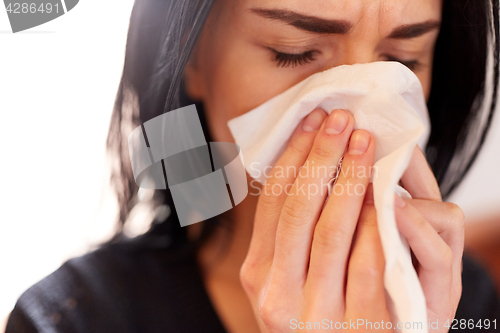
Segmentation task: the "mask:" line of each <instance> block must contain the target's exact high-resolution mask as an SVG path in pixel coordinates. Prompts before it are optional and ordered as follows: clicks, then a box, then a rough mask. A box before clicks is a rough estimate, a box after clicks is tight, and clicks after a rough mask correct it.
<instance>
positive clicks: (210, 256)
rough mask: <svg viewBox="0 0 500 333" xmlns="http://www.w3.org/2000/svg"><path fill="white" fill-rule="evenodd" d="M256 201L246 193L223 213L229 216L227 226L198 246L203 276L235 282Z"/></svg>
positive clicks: (249, 235) (251, 227)
mask: <svg viewBox="0 0 500 333" xmlns="http://www.w3.org/2000/svg"><path fill="white" fill-rule="evenodd" d="M257 200H258V197H257V196H255V195H251V194H250V193H249V195H248V196H247V197H246V198H245V200H243V201H242V202H241V203H240V204H239V205H237V206H236V207H234V208H233V209H231V210H230V211H229V212H228V214H227V215H225V217H226V218H228V219H230V228H229V229H226V228H218V229H217V230H216V231H215V233H214V235H213V236H212V237H211V238H210V239H209V240H208V241H207V243H206V244H205V245H204V246H203V247H202V248H201V249H200V251H199V253H198V261H199V263H200V267H201V269H202V272H203V275H204V276H205V277H207V276H211V277H217V278H222V279H224V280H226V281H235V282H236V281H237V282H238V283H239V271H240V268H241V265H242V264H243V261H244V260H245V257H246V255H247V252H248V247H249V246H250V239H251V238H252V229H253V220H254V214H255V209H256V205H257ZM193 226H194V225H193Z"/></svg>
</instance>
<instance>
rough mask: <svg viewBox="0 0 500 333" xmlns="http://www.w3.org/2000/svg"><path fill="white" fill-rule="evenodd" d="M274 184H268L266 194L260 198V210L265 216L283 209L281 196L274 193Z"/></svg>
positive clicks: (265, 189)
mask: <svg viewBox="0 0 500 333" xmlns="http://www.w3.org/2000/svg"><path fill="white" fill-rule="evenodd" d="M273 186H274V184H273V183H266V184H265V188H264V192H263V194H264V195H262V196H261V197H260V202H259V204H260V208H261V210H262V212H263V213H264V214H265V215H273V214H274V213H276V212H277V211H279V210H280V209H281V207H280V206H281V201H282V199H281V194H280V193H275V192H273Z"/></svg>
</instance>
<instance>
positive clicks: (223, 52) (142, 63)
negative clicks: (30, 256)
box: [7, 0, 498, 332]
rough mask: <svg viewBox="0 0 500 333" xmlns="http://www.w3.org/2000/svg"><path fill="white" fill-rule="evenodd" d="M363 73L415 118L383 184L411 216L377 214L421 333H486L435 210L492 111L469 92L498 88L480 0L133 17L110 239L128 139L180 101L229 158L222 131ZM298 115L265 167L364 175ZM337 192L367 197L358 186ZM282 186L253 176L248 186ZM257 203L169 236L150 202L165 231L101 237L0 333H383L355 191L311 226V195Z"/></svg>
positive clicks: (224, 4)
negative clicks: (403, 273)
mask: <svg viewBox="0 0 500 333" xmlns="http://www.w3.org/2000/svg"><path fill="white" fill-rule="evenodd" d="M489 36H490V37H491V43H492V44H491V45H490V47H491V48H490V49H491V50H494V51H493V53H492V58H491V59H493V65H494V68H493V73H494V74H493V76H492V77H490V76H488V75H487V74H488V73H487V71H486V67H487V66H486V65H487V59H488V58H487V55H488V50H489V48H488V46H489V45H488V42H489V41H490V40H489V39H488V37H489ZM378 60H390V61H399V62H401V63H403V64H404V65H406V66H408V67H409V68H410V69H411V70H413V71H414V72H415V74H416V75H417V77H418V78H419V79H420V82H421V83H422V87H423V88H424V93H425V96H426V98H427V101H428V108H429V112H430V117H431V123H432V133H431V136H430V139H429V143H428V146H427V148H426V156H427V159H428V163H429V164H428V163H427V162H426V157H425V156H424V154H423V153H422V152H421V151H420V150H419V149H415V153H414V155H413V157H412V161H411V163H410V166H409V168H408V170H407V171H406V173H405V175H404V176H403V179H402V180H401V182H402V185H403V186H404V187H405V188H406V189H407V190H408V191H409V192H410V193H411V194H412V197H413V199H411V200H404V201H403V200H397V199H398V198H395V200H396V208H395V209H396V217H397V222H398V227H399V229H400V231H401V232H402V233H403V234H404V235H405V236H406V237H407V238H408V240H409V243H410V246H411V248H412V251H413V253H414V256H415V258H414V259H415V266H416V267H417V270H418V274H419V279H420V282H421V284H422V288H423V290H424V293H425V296H426V300H427V308H428V317H429V320H430V321H431V322H432V323H434V322H438V323H439V324H438V325H439V326H438V328H435V327H432V328H433V329H436V330H437V331H438V332H445V331H448V329H449V328H450V326H451V327H452V328H457V329H463V328H464V326H463V325H460V323H461V322H460V321H458V323H459V324H455V326H453V325H454V324H453V323H454V322H453V318H454V317H456V318H457V319H462V320H464V319H466V320H472V321H473V323H474V325H473V329H479V328H478V326H477V324H478V322H479V320H480V319H481V320H482V322H481V323H483V322H484V320H485V319H488V320H489V321H488V322H489V323H490V322H491V321H492V320H494V319H495V317H498V299H497V298H496V296H495V294H494V288H493V286H492V285H491V282H490V281H489V279H488V278H487V277H486V276H485V275H484V273H483V272H482V271H481V269H480V268H478V267H477V266H476V265H475V264H474V263H472V262H471V261H469V260H468V259H466V258H465V259H464V261H463V272H462V251H463V223H464V217H463V213H462V212H461V210H460V208H458V207H457V206H456V205H453V204H450V203H446V202H443V198H446V197H447V196H448V195H449V194H450V193H451V192H452V191H453V189H454V188H455V187H456V186H457V185H458V184H459V182H460V180H461V179H462V178H463V176H464V175H465V173H466V172H467V170H468V169H469V168H470V166H471V164H472V162H473V161H474V159H475V157H476V155H477V153H478V151H479V148H480V147H481V145H482V142H483V140H484V137H485V135H486V132H487V129H488V126H489V123H490V120H491V117H492V114H493V110H494V107H495V101H496V93H492V94H491V95H489V94H488V93H487V91H488V90H487V89H486V88H487V87H488V86H489V85H492V86H493V88H494V89H493V90H492V91H495V92H496V87H497V84H498V3H497V2H496V1H493V0H492V1H467V0H463V1H462V0H442V1H436V0H418V1H415V0H374V1H364V0H354V1H353V0H349V1H347V0H345V1H344V0H342V1H331V0H325V1H317V0H315V1H312V0H311V1H309V0H308V1H287V2H283V1H269V0H267V1H259V0H234V1H229V0H217V1H214V3H212V2H211V1H196V0H193V1H187V0H186V1H180V0H178V1H167V0H162V1H160V0H140V1H139V0H138V1H136V4H135V6H134V9H133V12H132V18H131V25H130V28H129V35H128V42H127V50H126V58H125V68H124V73H123V77H122V80H121V84H120V88H119V91H118V96H117V100H116V105H115V111H114V114H113V120H112V125H111V129H110V134H109V141H108V143H109V146H110V148H111V149H112V152H114V153H115V154H116V157H117V159H116V162H117V164H116V169H115V174H114V178H113V180H114V183H115V185H116V188H117V193H118V197H119V200H120V203H121V211H120V222H121V223H122V225H123V224H125V223H126V221H127V217H128V215H129V213H130V212H131V210H132V209H133V208H134V206H137V205H138V204H140V203H141V202H140V198H139V196H138V189H137V186H136V185H135V183H134V179H133V176H132V172H131V169H130V162H129V157H128V155H127V149H128V148H127V145H126V139H127V135H128V133H129V132H130V129H133V128H134V127H135V126H138V125H140V124H141V123H144V122H145V121H147V120H149V119H152V118H154V117H156V116H158V115H160V114H161V113H162V112H163V111H170V110H174V109H177V108H179V107H181V106H184V105H189V104H192V103H193V102H196V105H197V108H198V112H199V114H200V117H201V118H202V124H203V126H204V131H205V133H206V135H207V141H227V142H230V141H233V139H232V137H231V135H230V132H229V129H228V128H227V121H228V120H229V119H231V118H233V117H236V116H238V115H241V114H243V113H245V112H248V111H249V110H251V109H253V108H254V107H256V106H258V105H260V104H262V103H264V102H265V101H267V100H269V99H270V98H272V97H273V96H276V95H277V94H279V93H280V92H282V91H284V90H286V89H288V88H289V87H291V86H293V85H294V84H295V83H297V82H299V81H301V80H303V79H305V78H306V77H308V76H310V75H312V74H314V73H316V72H319V71H323V70H326V69H328V68H331V67H334V66H338V65H343V64H354V63H365V62H372V61H378ZM480 102H481V103H480ZM311 111H312V112H311V114H310V115H309V116H308V117H306V118H305V119H304V120H303V122H302V123H301V124H300V125H299V126H298V127H297V129H296V131H295V133H294V135H293V136H292V139H291V142H290V145H289V147H288V149H287V150H286V152H285V153H284V154H283V156H282V157H281V158H280V160H279V161H278V163H277V165H278V166H296V167H300V166H301V165H304V164H305V163H306V162H307V161H314V162H317V163H322V164H324V165H336V163H337V161H338V160H339V158H340V156H341V155H342V153H343V152H344V150H345V148H346V147H347V146H348V151H347V153H346V155H345V157H344V159H345V160H346V159H347V160H349V162H352V163H354V164H355V165H358V166H363V167H369V166H370V165H372V164H373V155H374V143H375V142H374V138H373V136H371V134H370V133H368V132H366V131H361V130H358V131H354V132H353V125H354V124H353V119H352V117H351V116H350V115H349V113H346V112H345V111H342V110H335V111H334V112H332V114H331V115H329V116H327V115H326V113H325V112H324V111H323V110H320V109H317V110H311ZM480 117H483V118H482V119H486V122H483V123H480V122H478V121H477V119H480ZM297 177H298V178H299V179H301V178H300V177H305V176H303V175H302V176H301V175H298V176H297ZM342 181H343V179H342V176H341V177H340V178H339V180H338V182H340V183H342ZM353 181H355V182H358V183H360V184H362V185H363V186H368V179H367V178H366V177H365V178H363V177H361V178H355V179H353ZM296 182H297V179H296V178H295V177H288V178H286V177H285V178H283V177H281V178H279V177H274V178H273V177H271V178H270V181H268V182H267V183H266V185H265V186H272V185H273V184H279V185H280V186H283V187H286V186H287V185H291V186H294V184H296ZM264 189H265V188H264ZM266 193H267V194H266ZM269 193H270V192H269V191H262V194H261V195H260V196H258V197H257V196H252V195H249V196H248V197H247V198H246V199H245V200H244V202H242V203H241V204H240V205H238V206H237V207H235V208H234V209H233V210H231V211H229V212H227V213H225V214H222V215H220V216H217V217H215V218H212V219H210V220H207V221H204V222H201V223H197V224H194V225H191V226H188V227H184V228H182V227H180V226H179V222H178V220H177V216H176V214H175V211H174V208H173V204H172V198H171V196H170V193H169V191H168V190H167V191H159V190H158V191H155V193H154V196H153V198H152V200H151V202H152V203H153V205H154V206H156V207H163V209H165V207H167V206H168V207H170V208H171V209H172V214H171V215H170V216H169V217H168V218H167V219H166V220H164V218H162V217H160V216H159V215H161V214H159V215H157V218H156V220H155V221H154V223H153V224H152V227H151V229H150V230H149V231H148V232H147V233H146V234H145V235H143V236H140V237H136V238H133V239H127V238H126V237H124V236H123V235H122V233H120V232H119V233H118V234H117V236H116V237H115V238H114V239H113V240H112V241H110V242H109V243H107V244H105V245H103V246H102V247H101V248H100V249H98V250H96V251H94V252H92V253H90V254H88V255H86V256H83V257H80V258H75V259H72V260H69V261H68V262H66V263H65V264H64V265H63V266H62V267H61V268H60V269H59V270H57V271H56V272H54V273H53V274H51V275H50V276H49V277H47V278H46V279H44V280H42V281H41V282H39V283H38V284H36V285H35V286H33V287H32V288H30V289H29V290H28V291H27V292H26V293H25V294H23V296H21V298H20V299H19V301H18V303H17V305H16V307H15V309H14V311H13V312H12V314H11V317H10V320H9V323H8V327H7V332H17V331H19V332H21V331H24V332H31V331H47V332H49V331H50V332H52V331H60V332H66V331H67V332H136V331H139V332H159V331H162V332H163V331H172V332H222V331H230V332H259V331H260V332H282V331H289V330H293V329H298V328H302V327H305V326H303V325H307V323H308V322H313V323H314V322H317V321H322V320H323V319H328V320H331V321H332V322H333V323H335V322H349V320H354V321H356V320H358V319H363V320H366V321H371V322H379V323H380V322H382V321H384V322H386V323H387V321H389V320H390V317H389V311H388V306H389V305H388V304H386V302H385V297H384V289H383V268H384V260H383V255H382V250H381V245H380V240H379V237H378V233H377V228H376V219H375V216H374V207H373V204H372V198H371V194H370V193H371V192H370V190H369V188H368V191H367V193H366V195H364V196H351V197H347V196H342V195H341V196H334V197H332V198H331V199H330V200H329V201H328V204H327V205H326V206H325V208H324V209H322V202H323V200H324V197H322V196H321V195H317V196H316V197H313V198H312V199H311V200H306V199H305V198H300V197H298V198H296V197H294V198H291V197H289V196H286V194H282V195H273V194H269ZM442 195H443V196H442ZM164 205H166V206H164ZM151 209H153V208H151ZM159 211H161V209H160V210H159ZM340 222H342V223H340ZM355 231H356V232H355ZM351 246H352V252H351V253H350V249H351ZM462 279H463V293H461V292H462ZM461 295H462V298H460V297H461ZM460 299H461V301H460ZM459 301H460V305H459ZM423 324H424V325H426V324H427V323H423ZM446 324H448V327H447V326H446ZM301 325H302V326H301ZM488 326H489V329H490V331H491V330H493V329H495V327H494V326H493V324H492V323H491V325H488ZM490 326H491V327H490ZM385 327H386V328H387V326H385ZM465 328H466V329H470V326H466V327H465ZM482 328H483V329H484V328H485V326H484V325H482ZM315 329H316V330H319V329H320V328H318V327H316V328H313V329H310V331H314V330H315ZM321 329H325V328H324V327H322V328H321ZM348 329H350V328H348ZM362 330H367V329H364V328H363V329H362Z"/></svg>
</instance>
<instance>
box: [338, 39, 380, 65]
mask: <svg viewBox="0 0 500 333" xmlns="http://www.w3.org/2000/svg"><path fill="white" fill-rule="evenodd" d="M375 49H376V45H372V43H370V42H368V41H365V42H359V41H358V42H357V43H350V44H348V45H345V48H344V52H342V54H341V55H340V57H339V62H341V65H353V64H365V63H369V62H373V61H376V60H377V56H376V52H375Z"/></svg>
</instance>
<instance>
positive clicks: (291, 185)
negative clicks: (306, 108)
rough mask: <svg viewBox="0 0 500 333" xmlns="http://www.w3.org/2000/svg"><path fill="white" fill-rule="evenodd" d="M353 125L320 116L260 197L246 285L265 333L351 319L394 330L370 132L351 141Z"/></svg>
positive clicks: (305, 124)
mask: <svg viewBox="0 0 500 333" xmlns="http://www.w3.org/2000/svg"><path fill="white" fill-rule="evenodd" d="M342 123H343V124H342ZM342 125H345V126H342ZM353 125H354V119H353V118H352V115H351V114H350V113H349V112H346V111H342V110H334V111H333V112H332V113H331V114H330V115H329V116H327V115H326V113H325V112H324V111H322V110H319V109H317V110H314V111H313V112H312V113H311V114H310V115H309V116H308V117H306V118H305V119H304V120H303V121H302V122H301V124H299V126H298V128H297V129H296V131H295V132H294V134H293V135H292V138H291V140H290V143H289V145H288V148H287V149H286V151H285V152H284V154H283V155H282V156H281V158H280V159H279V160H278V162H277V163H276V165H275V166H274V168H273V170H272V171H271V174H270V176H269V178H268V180H267V182H266V184H265V185H264V186H263V188H262V193H261V195H260V197H259V201H258V205H257V209H256V213H255V220H254V229H253V235H252V240H251V244H250V248H249V252H248V254H247V257H246V259H245V261H244V264H243V266H242V267H241V271H240V279H241V282H242V285H243V288H244V289H245V292H246V293H247V296H248V298H249V299H250V302H251V304H252V307H253V310H254V313H255V316H256V318H257V320H258V322H259V325H260V328H261V330H262V331H263V332H284V331H291V330H292V329H294V328H307V326H306V325H307V323H308V322H309V323H311V324H312V325H314V323H315V322H316V323H318V322H319V323H320V324H321V325H333V326H328V327H329V328H335V327H334V326H335V323H340V324H343V323H346V324H349V319H351V322H355V323H358V320H364V321H371V322H377V323H381V322H383V323H387V322H388V321H390V318H389V314H388V311H387V307H386V304H385V298H384V285H383V272H384V259H383V253H382V247H381V244H380V239H379V235H378V229H377V224H376V215H375V210H374V207H373V204H372V203H370V202H369V201H366V202H364V203H363V200H364V197H365V195H364V194H365V189H366V188H367V186H368V183H369V177H370V173H369V170H370V166H372V164H373V158H374V153H375V140H374V138H373V136H372V135H371V134H370V133H368V132H366V131H362V130H358V131H355V132H354V133H353V132H352V131H353ZM351 134H352V135H351ZM348 142H349V150H348V151H347V153H346V154H345V157H344V160H343V166H344V167H345V168H344V167H343V169H342V170H343V172H341V173H340V176H339V178H338V180H337V183H336V185H335V188H334V191H333V192H332V194H331V196H330V197H329V199H328V201H327V203H326V205H324V201H325V198H326V194H327V191H326V184H327V183H328V181H329V180H330V179H331V178H332V175H333V174H332V172H326V171H331V170H332V166H333V167H335V166H337V163H338V161H339V159H340V158H341V156H342V155H343V153H344V151H345V147H346V146H347V144H348ZM363 146H364V147H363ZM301 166H302V169H300V172H298V174H296V173H294V172H293V170H298V169H299V167H301ZM347 168H352V169H351V171H353V172H350V171H348V170H346V169H347ZM290 170H292V172H290ZM360 170H364V172H358V171H360ZM344 171H347V172H344ZM349 189H350V191H349ZM356 189H357V191H356ZM341 190H342V191H341ZM313 192H314V193H313ZM323 206H324V207H323ZM358 220H359V223H358ZM351 248H352V251H351ZM325 320H326V321H325ZM301 325H303V326H301ZM343 325H345V324H343ZM362 327H363V328H364V326H362ZM321 328H322V329H325V328H326V327H325V326H322V327H321ZM321 328H319V327H318V326H316V328H314V327H313V328H312V329H309V330H308V331H315V330H320V329H321ZM338 328H339V327H337V329H338ZM342 328H343V329H344V330H346V331H349V330H351V329H353V327H352V326H349V327H346V326H344V327H342ZM359 329H360V328H359V327H358V330H359ZM362 330H363V331H367V330H366V329H362ZM353 331H354V329H353ZM356 331H357V330H356ZM374 331H377V332H380V331H381V329H380V327H379V328H378V329H374Z"/></svg>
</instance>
